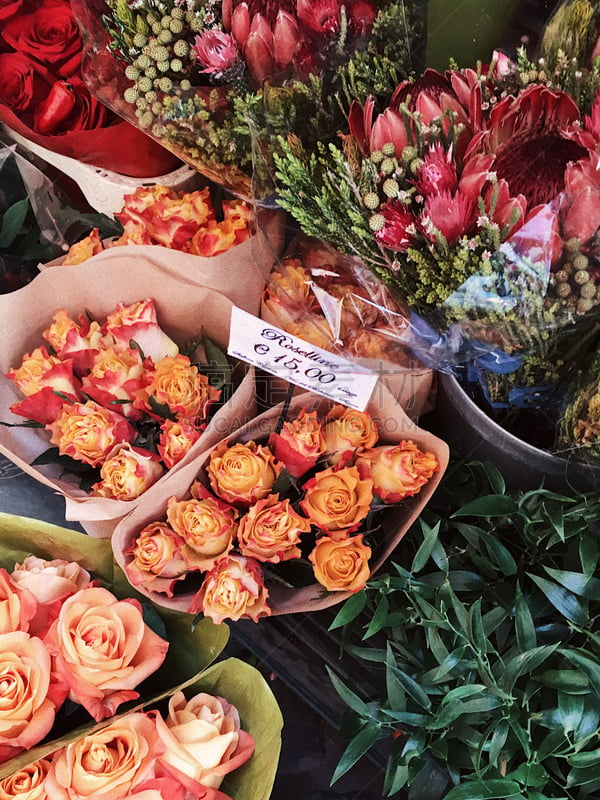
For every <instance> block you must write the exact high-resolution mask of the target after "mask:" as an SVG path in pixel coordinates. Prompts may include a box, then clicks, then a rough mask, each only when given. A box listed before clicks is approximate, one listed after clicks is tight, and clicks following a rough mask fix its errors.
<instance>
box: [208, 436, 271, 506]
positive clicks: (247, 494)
mask: <svg viewBox="0 0 600 800" xmlns="http://www.w3.org/2000/svg"><path fill="white" fill-rule="evenodd" d="M282 469H283V464H281V463H279V461H277V460H276V458H275V456H274V455H273V453H272V452H271V451H270V450H269V448H268V447H263V446H262V445H259V444H256V443H255V442H246V443H245V444H244V443H242V442H239V443H238V444H234V445H231V446H228V445H227V443H226V442H222V443H221V444H220V445H218V446H217V447H216V448H215V449H214V450H213V451H212V453H211V454H210V459H209V462H208V466H207V468H206V471H207V473H208V478H209V480H210V485H211V486H212V489H213V491H214V493H215V494H217V495H218V496H219V497H220V498H221V499H222V500H225V502H227V503H231V504H232V505H234V506H241V507H244V506H249V505H251V504H252V503H255V502H256V501H257V500H261V499H262V498H263V497H266V496H267V495H268V494H270V493H271V489H272V488H273V484H274V483H275V481H276V480H277V477H278V475H279V473H280V472H281V470H282Z"/></svg>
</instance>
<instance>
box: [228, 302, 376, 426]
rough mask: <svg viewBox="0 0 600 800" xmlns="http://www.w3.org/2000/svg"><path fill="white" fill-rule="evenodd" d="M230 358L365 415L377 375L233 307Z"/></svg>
mask: <svg viewBox="0 0 600 800" xmlns="http://www.w3.org/2000/svg"><path fill="white" fill-rule="evenodd" d="M227 352H228V354H229V355H230V356H234V357H235V358H239V359H241V360H242V361H246V362H248V363H249V364H253V365H254V366H255V367H258V368H259V369H262V370H264V371H265V372H269V373H270V374H271V375H277V377H279V378H282V379H283V380H286V381H289V382H290V383H293V384H295V385H296V386H301V387H302V388H303V389H307V390H309V391H311V392H316V393H317V394H321V395H324V396H325V397H329V398H330V399H332V400H335V402H337V403H342V404H343V405H345V406H349V407H350V408H355V409H357V410H359V411H364V409H365V408H366V406H367V403H368V402H369V398H370V396H371V393H372V392H373V388H374V387H375V384H376V383H377V378H378V375H377V374H376V373H374V372H371V371H370V370H367V369H365V368H364V367H361V366H360V365H359V364H355V363H353V362H352V361H347V360H346V359H344V358H340V357H339V356H336V355H335V354H334V353H329V352H328V351H327V350H322V349H321V348H320V347H315V346H313V345H311V344H309V343H308V342H305V341H303V340H302V339H298V337H296V336H292V335H291V334H289V333H286V332H285V331H283V330H281V328H277V327H275V326H274V325H270V324H269V323H267V322H264V321H263V320H261V319H258V318H257V317H254V316H252V314H248V313H247V312H246V311H242V309H240V308H237V307H234V308H233V310H232V314H231V328H230V331H229V347H228V349H227Z"/></svg>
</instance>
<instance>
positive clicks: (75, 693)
mask: <svg viewBox="0 0 600 800" xmlns="http://www.w3.org/2000/svg"><path fill="white" fill-rule="evenodd" d="M44 642H45V643H46V645H47V647H48V649H49V650H50V652H51V653H52V655H53V656H54V659H55V668H56V672H57V673H58V674H59V676H60V677H61V679H62V680H63V681H64V683H65V684H66V685H67V686H68V688H69V697H70V699H71V700H73V701H74V702H76V703H80V704H81V705H83V706H84V707H85V708H86V709H87V711H88V712H89V713H90V714H91V715H92V717H94V719H95V720H97V721H100V720H102V719H104V718H105V717H108V716H111V715H112V714H114V713H115V711H116V709H117V708H118V707H119V705H120V704H121V703H124V702H126V701H127V700H135V699H136V698H137V697H139V694H138V693H137V692H135V691H133V690H134V688H135V687H136V686H137V685H138V684H139V683H140V682H141V681H143V680H144V679H145V678H147V677H148V676H149V675H152V673H153V672H155V671H156V670H157V669H158V668H159V667H160V665H161V664H162V662H163V661H164V658H165V655H166V652H167V649H168V646H169V645H168V642H166V641H164V640H163V639H161V638H160V636H157V635H156V634H155V633H154V632H153V631H151V630H150V628H149V627H148V626H147V625H146V624H145V623H144V620H143V617H142V610H141V606H140V604H139V602H138V601H137V600H133V599H126V600H117V598H116V597H115V596H114V595H113V594H111V592H109V591H108V590H107V589H101V588H91V589H83V590H82V591H80V592H77V593H76V594H74V595H72V596H71V597H69V598H68V599H67V600H65V602H64V603H63V605H62V607H61V610H60V614H59V616H58V619H56V620H55V621H54V622H53V623H52V625H51V627H50V629H49V631H48V633H47V634H46V637H45V639H44Z"/></svg>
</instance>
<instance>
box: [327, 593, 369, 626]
mask: <svg viewBox="0 0 600 800" xmlns="http://www.w3.org/2000/svg"><path fill="white" fill-rule="evenodd" d="M366 603H367V593H366V591H365V590H364V589H363V590H362V591H360V592H356V594H353V595H352V596H351V597H350V598H348V600H346V602H345V603H344V605H343V606H342V607H341V609H340V610H339V611H338V613H337V614H336V616H335V619H334V620H333V622H332V623H331V625H330V626H329V630H330V631H333V630H335V629H336V628H341V627H342V626H343V625H347V624H348V623H349V622H352V621H353V620H355V619H356V618H357V617H358V616H359V614H360V613H361V612H362V610H363V609H364V607H365V605H366Z"/></svg>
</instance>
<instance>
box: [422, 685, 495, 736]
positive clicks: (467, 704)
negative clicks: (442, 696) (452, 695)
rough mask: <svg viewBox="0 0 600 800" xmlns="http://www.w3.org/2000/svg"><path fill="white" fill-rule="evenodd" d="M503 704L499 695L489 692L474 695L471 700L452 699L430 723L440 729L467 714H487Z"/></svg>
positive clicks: (432, 727) (434, 727)
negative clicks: (478, 695)
mask: <svg viewBox="0 0 600 800" xmlns="http://www.w3.org/2000/svg"><path fill="white" fill-rule="evenodd" d="M501 705H502V701H501V700H500V698H499V697H497V696H495V695H493V694H488V695H487V696H483V697H474V698H472V699H470V700H465V701H464V702H463V701H462V700H452V701H451V702H449V703H448V704H447V705H444V706H443V707H442V708H441V709H440V711H439V712H438V714H436V716H435V717H434V719H433V721H432V722H430V723H429V725H428V728H429V729H430V730H440V729H441V728H447V727H448V726H449V725H450V724H451V723H453V722H455V721H456V720H457V719H459V718H460V717H463V716H464V715H465V714H486V713H487V712H488V711H493V710H494V709H495V708H498V707H499V706H501Z"/></svg>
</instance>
